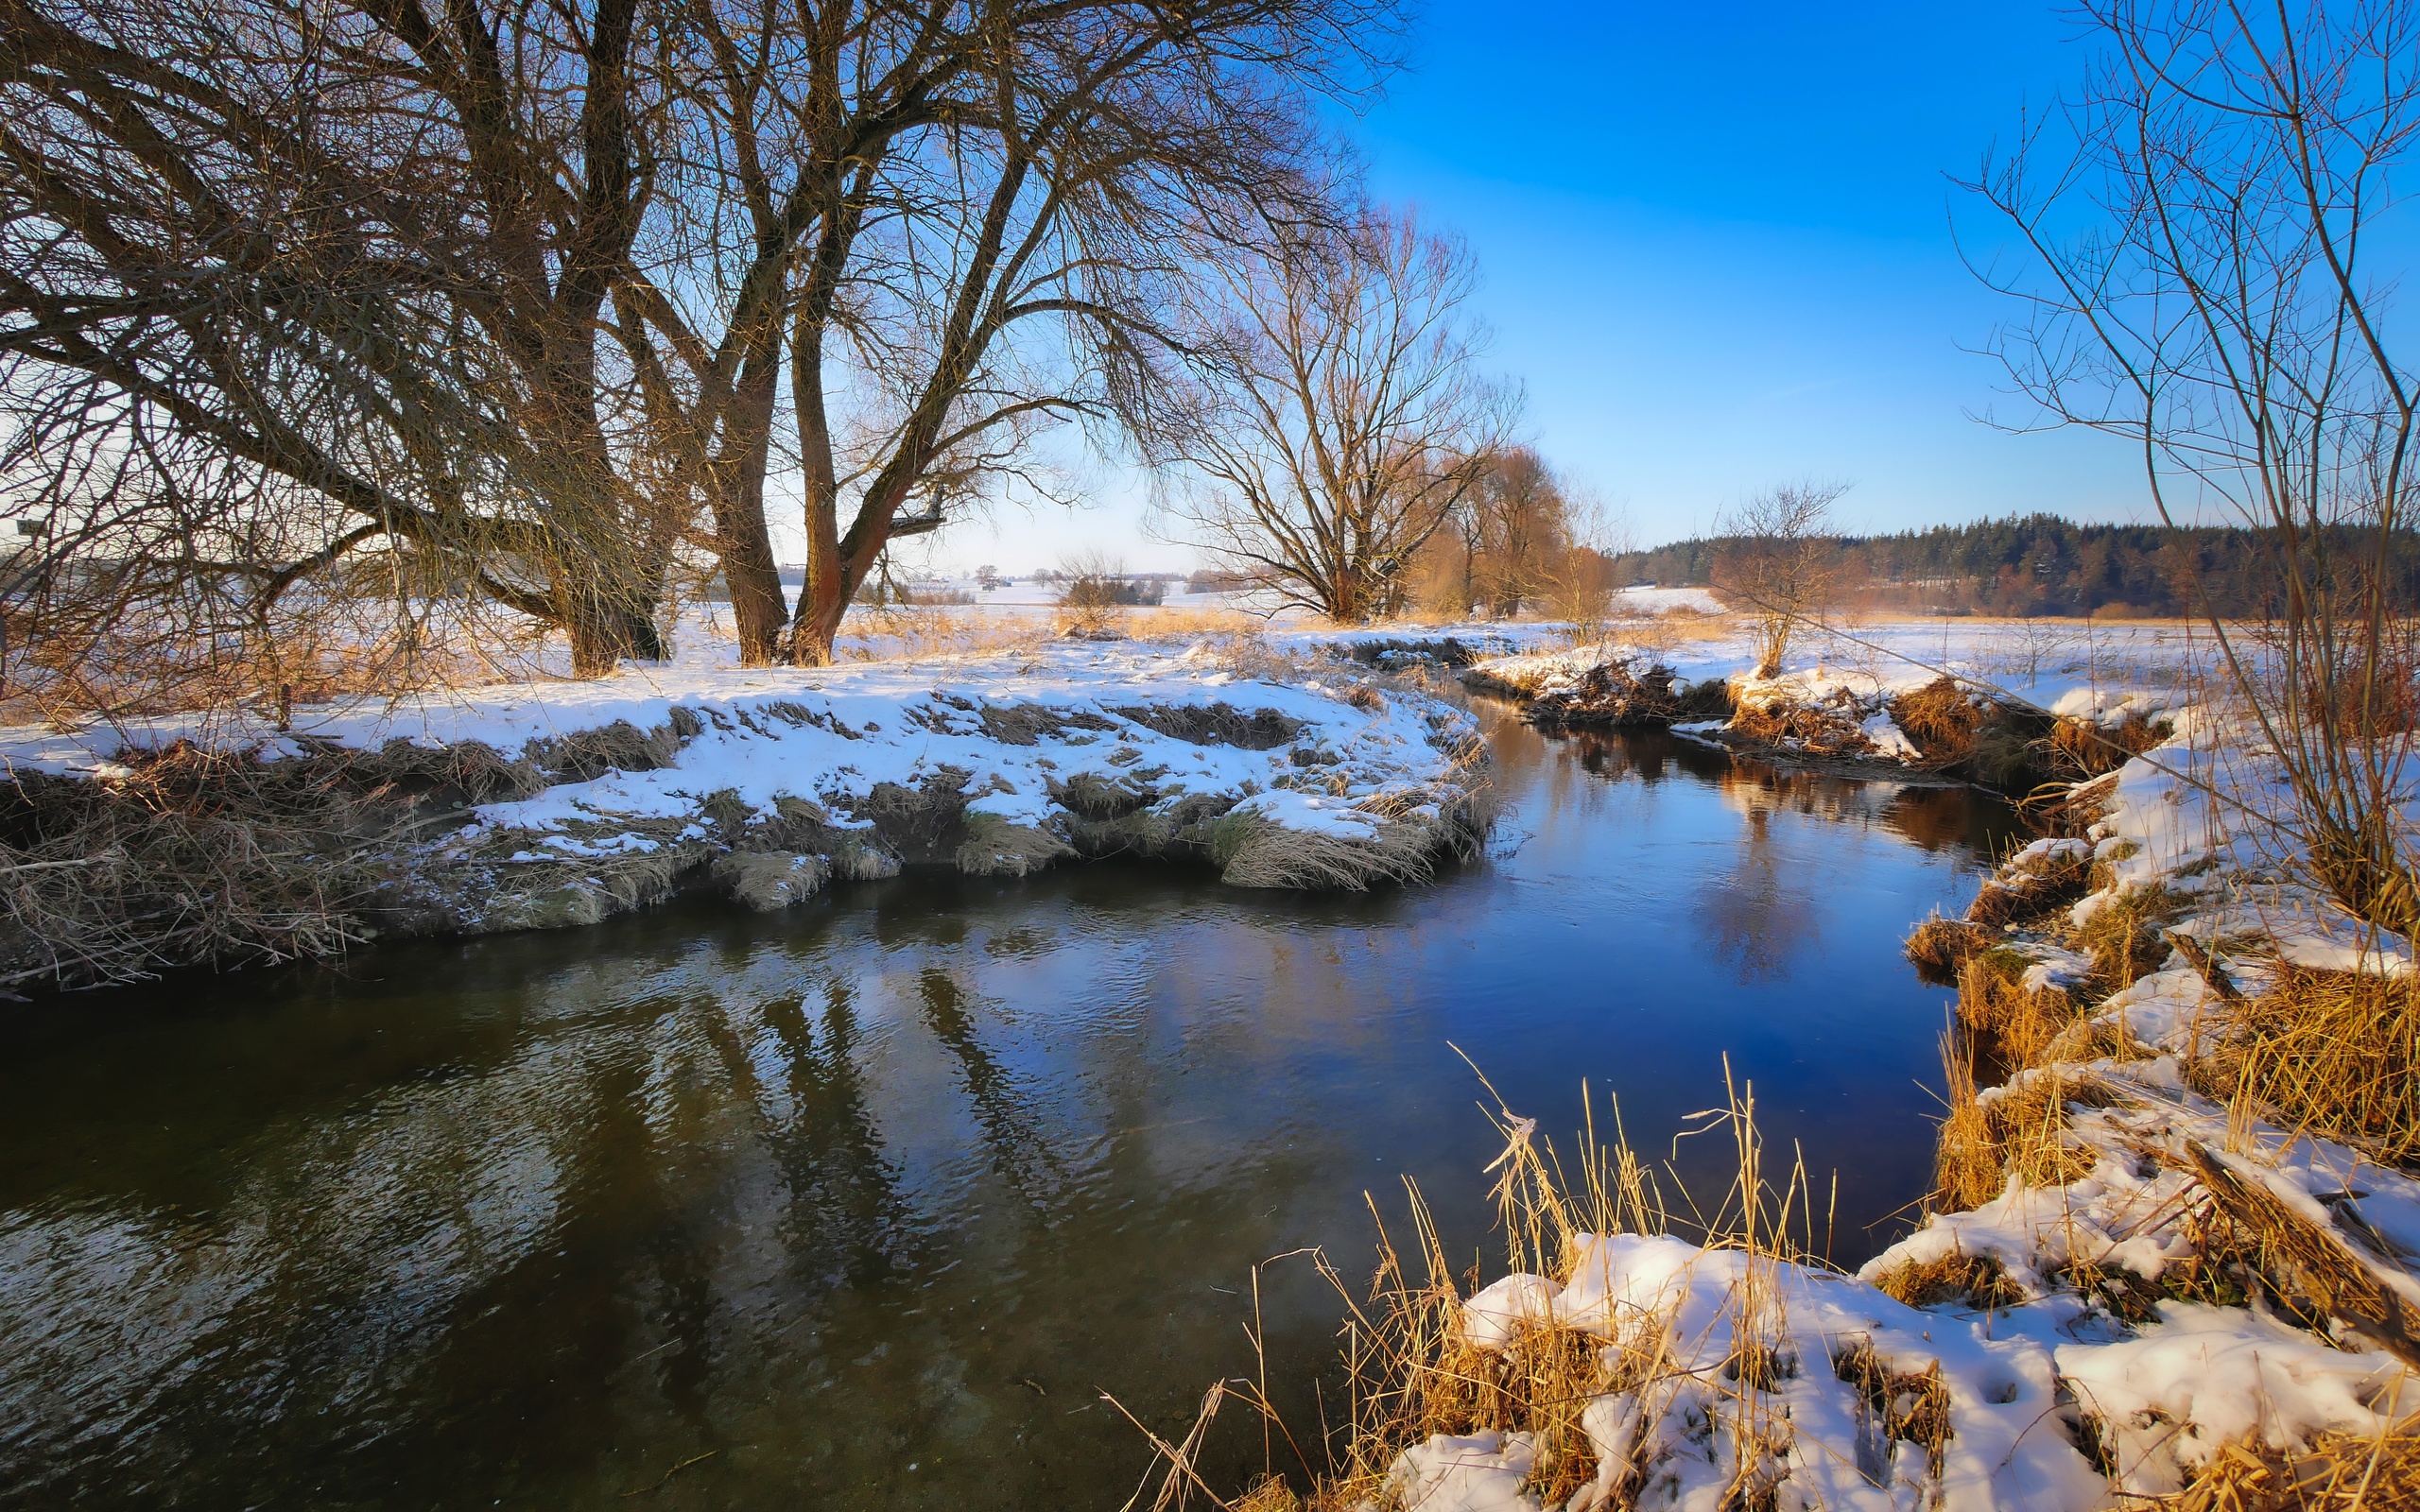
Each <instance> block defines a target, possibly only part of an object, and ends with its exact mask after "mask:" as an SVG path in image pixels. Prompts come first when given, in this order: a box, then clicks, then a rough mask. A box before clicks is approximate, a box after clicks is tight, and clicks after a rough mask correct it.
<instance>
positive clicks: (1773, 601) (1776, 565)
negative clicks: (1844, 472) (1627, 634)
mask: <svg viewBox="0 0 2420 1512" xmlns="http://www.w3.org/2000/svg"><path fill="white" fill-rule="evenodd" d="M1847 491H1848V485H1847V484H1845V483H1818V482H1814V481H1812V480H1809V481H1806V482H1800V483H1785V484H1783V485H1782V486H1781V487H1779V488H1776V489H1770V490H1766V491H1765V492H1763V493H1759V494H1757V495H1756V496H1755V498H1753V499H1750V500H1748V501H1747V502H1746V503H1745V504H1742V505H1740V506H1739V507H1737V508H1736V509H1734V510H1732V511H1730V512H1729V513H1727V514H1725V515H1724V516H1723V517H1722V519H1721V521H1720V523H1719V524H1717V525H1716V527H1715V533H1716V534H1717V535H1718V536H1725V537H1731V538H1734V539H1732V540H1730V541H1728V542H1727V543H1726V544H1725V546H1724V547H1723V549H1722V552H1721V554H1720V556H1719V557H1717V558H1716V559H1715V565H1714V574H1713V576H1714V585H1715V587H1716V588H1717V589H1718V590H1720V592H1721V593H1722V594H1723V596H1724V597H1725V598H1726V599H1728V600H1730V601H1731V602H1732V605H1733V607H1734V608H1737V609H1739V610H1743V611H1744V612H1745V613H1746V614H1747V615H1748V616H1749V631H1748V639H1749V643H1750V644H1751V645H1752V646H1753V647H1754V648H1755V653H1756V662H1755V675H1756V676H1757V677H1759V678H1771V677H1776V676H1778V675H1779V674H1780V672H1781V665H1782V659H1783V658H1784V657H1785V656H1787V655H1789V646H1790V642H1791V641H1792V640H1793V639H1794V638H1795V637H1796V636H1797V634H1798V632H1799V630H1800V629H1801V627H1804V626H1805V625H1806V623H1807V622H1808V621H1809V620H1811V619H1814V618H1816V617H1818V616H1820V615H1821V614H1822V613H1823V611H1824V610H1825V609H1826V608H1828V607H1829V605H1830V603H1831V599H1832V595H1833V593H1835V592H1836V591H1837V589H1838V587H1839V576H1840V575H1839V553H1838V552H1837V550H1836V549H1835V541H1834V531H1833V526H1832V505H1833V504H1834V502H1835V501H1837V500H1838V499H1839V498H1840V496H1841V494H1843V493H1846V492H1847Z"/></svg>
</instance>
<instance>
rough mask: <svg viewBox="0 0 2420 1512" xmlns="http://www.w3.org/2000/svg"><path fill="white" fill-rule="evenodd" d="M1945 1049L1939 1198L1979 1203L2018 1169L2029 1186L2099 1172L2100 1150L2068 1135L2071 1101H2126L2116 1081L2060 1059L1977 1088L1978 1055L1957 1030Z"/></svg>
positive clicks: (1952, 1203)
mask: <svg viewBox="0 0 2420 1512" xmlns="http://www.w3.org/2000/svg"><path fill="white" fill-rule="evenodd" d="M1941 1056H1942V1067H1943V1070H1944V1072H1945V1074H1946V1077H1947V1080H1948V1086H1949V1095H1948V1099H1947V1101H1948V1109H1947V1111H1946V1112H1945V1114H1944V1116H1943V1118H1942V1123H1941V1129H1940V1133H1939V1135H1938V1136H1937V1138H1936V1142H1935V1145H1934V1151H1933V1196H1932V1202H1933V1206H1935V1207H1936V1208H1937V1209H1939V1210H1941V1211H1949V1212H1961V1211H1967V1210H1969V1209H1973V1208H1979V1207H1980V1206H1982V1205H1983V1204H1984V1203H1986V1202H1989V1201H1991V1200H1992V1199H1993V1198H1995V1197H1997V1196H1998V1195H1999V1194H2001V1193H2002V1192H2003V1191H2005V1190H2006V1189H2007V1186H2008V1183H2009V1180H2010V1178H2011V1177H2014V1178H2016V1179H2018V1180H2020V1181H2022V1182H2023V1183H2024V1184H2025V1185H2027V1186H2030V1187H2063V1186H2066V1185H2069V1184H2070V1183H2072V1182H2076V1181H2080V1180H2082V1179H2083V1177H2086V1176H2089V1175H2090V1174H2091V1173H2092V1168H2093V1166H2094V1164H2095V1163H2096V1162H2097V1160H2098V1157H2097V1156H2096V1155H2095V1154H2093V1152H2091V1151H2090V1150H2088V1149H2085V1148H2083V1147H2081V1146H2079V1145H2078V1144H2076V1143H2074V1142H2073V1141H2071V1140H2070V1139H2069V1138H2068V1128H2069V1121H2068V1115H2067V1108H2068V1105H2070V1104H2081V1105H2083V1106H2087V1107H2108V1106H2112V1105H2115V1104H2118V1103H2120V1102H2122V1101H2124V1098H2123V1094H2121V1093H2119V1092H2118V1091H2117V1090H2116V1089H2115V1088H2114V1087H2112V1086H2110V1085H2109V1083H2107V1082H2105V1081H2103V1080H2101V1079H2100V1077H2097V1076H2092V1075H2089V1074H2080V1073H2077V1072H2075V1071H2072V1070H2070V1069H2068V1068H2066V1067H2063V1066H2056V1065H2053V1066H2045V1067H2041V1068H2038V1069H2035V1070H2032V1071H2025V1072H2019V1073H2018V1074H2016V1075H2015V1076H2014V1078H2012V1079H2011V1080H2010V1082H2009V1083H2008V1084H2007V1085H2006V1086H2003V1087H1997V1088H1994V1089H1992V1091H1990V1093H1989V1094H1985V1093H1982V1092H1979V1091H1976V1088H1975V1071H1974V1062H1973V1060H1972V1058H1971V1055H1970V1052H1969V1051H1968V1050H1967V1048H1966V1047H1965V1046H1963V1045H1962V1044H1960V1043H1959V1042H1958V1040H1957V1037H1955V1036H1952V1035H1945V1036H1944V1037H1943V1039H1942V1047H1941Z"/></svg>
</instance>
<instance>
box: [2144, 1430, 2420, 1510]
mask: <svg viewBox="0 0 2420 1512" xmlns="http://www.w3.org/2000/svg"><path fill="white" fill-rule="evenodd" d="M2159 1505H2160V1506H2161V1507H2162V1508H2163V1509H2173V1512H2397V1509H2400V1508H2405V1507H2413V1506H2420V1417H2406V1418H2404V1419H2403V1420H2401V1421H2399V1422H2396V1423H2394V1424H2391V1425H2390V1426H2388V1427H2385V1428H2383V1429H2381V1430H2379V1431H2378V1432H2377V1433H2375V1434H2348V1433H2342V1432H2330V1433H2324V1434H2320V1435H2316V1436H2315V1437H2313V1438H2312V1439H2311V1441H2310V1443H2309V1445H2308V1447H2306V1448H2304V1449H2302V1450H2300V1451H2299V1452H2293V1451H2288V1450H2284V1449H2278V1448H2274V1447H2272V1446H2271V1445H2270V1444H2268V1443H2267V1442H2266V1441H2265V1439H2264V1438H2263V1437H2262V1436H2261V1435H2253V1436H2252V1437H2251V1438H2250V1439H2249V1440H2247V1441H2245V1442H2242V1443H2234V1444H2228V1445H2225V1446H2223V1447H2221V1449H2220V1450H2219V1452H2217V1453H2215V1454H2213V1455H2211V1456H2210V1460H2209V1463H2208V1464H2206V1465H2204V1466H2202V1467H2201V1468H2200V1469H2196V1470H2195V1471H2194V1472H2193V1474H2192V1477H2191V1479H2189V1480H2188V1481H2187V1482H2186V1484H2185V1486H2184V1488H2183V1489H2181V1490H2180V1491H2178V1492H2177V1493H2176V1494H2175V1495H2173V1496H2171V1497H2163V1498H2161V1499H2160V1502H2159Z"/></svg>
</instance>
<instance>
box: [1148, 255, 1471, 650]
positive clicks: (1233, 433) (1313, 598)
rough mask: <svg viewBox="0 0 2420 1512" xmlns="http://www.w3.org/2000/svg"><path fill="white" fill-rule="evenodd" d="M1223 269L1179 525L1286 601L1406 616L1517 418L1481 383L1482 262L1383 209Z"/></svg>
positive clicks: (1179, 500)
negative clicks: (1473, 301)
mask: <svg viewBox="0 0 2420 1512" xmlns="http://www.w3.org/2000/svg"><path fill="white" fill-rule="evenodd" d="M1220 271H1221V275H1222V278H1221V283H1220V286H1219V290H1218V292H1217V297H1216V298H1215V300H1214V301H1212V302H1211V303H1210V305H1209V306H1208V308H1207V309H1206V310H1205V311H1204V312H1203V315H1202V318H1201V319H1200V320H1199V322H1198V323H1199V330H1198V331H1197V333H1196V334H1195V335H1193V337H1192V344H1193V348H1194V351H1195V353H1196V360H1195V363H1194V365H1193V366H1194V372H1195V377H1196V382H1195V384H1194V386H1193V388H1192V390H1191V393H1190V396H1189V401H1190V407H1189V411H1188V413H1187V414H1186V415H1185V417H1184V423H1183V424H1182V425H1181V426H1180V427H1178V428H1177V429H1176V430H1175V431H1174V432H1173V434H1172V452H1173V455H1174V456H1175V457H1176V459H1177V460H1179V461H1180V462H1181V463H1182V465H1183V480H1182V482H1180V483H1179V484H1178V486H1177V487H1176V489H1175V490H1174V492H1173V493H1172V495H1171V496H1170V497H1169V498H1168V500H1167V506H1166V507H1167V510H1168V512H1169V513H1171V514H1172V515H1174V516H1175V517H1176V518H1178V519H1179V520H1181V521H1182V522H1183V523H1184V525H1185V526H1186V527H1189V529H1190V531H1191V533H1192V535H1193V536H1194V538H1195V544H1197V545H1198V546H1199V547H1200V548H1201V549H1202V550H1204V551H1207V552H1210V553H1213V554H1215V555H1216V556H1218V557H1219V558H1223V559H1225V560H1226V561H1228V562H1230V563H1232V564H1234V565H1236V566H1238V567H1241V568H1244V569H1246V570H1257V571H1259V572H1262V573H1265V574H1266V575H1267V576H1268V578H1269V580H1270V581H1271V584H1272V586H1273V587H1274V588H1275V589H1276V591H1277V593H1278V594H1279V595H1280V596H1281V597H1282V598H1283V599H1284V600H1285V601H1287V602H1288V603H1293V604H1297V605H1301V606H1303V607H1305V608H1308V609H1313V610H1318V611H1320V612H1321V613H1323V614H1326V615H1328V616H1329V617H1330V618H1332V619H1336V620H1338V621H1340V622H1346V623H1352V622H1357V621H1360V620H1365V619H1368V618H1369V617H1370V616H1372V615H1373V614H1378V613H1385V612H1390V611H1392V610H1395V609H1398V608H1400V607H1401V605H1402V603H1403V601H1404V599H1405V596H1406V594H1407V593H1408V591H1409V583H1408V580H1407V574H1406V569H1407V568H1408V566H1409V562H1410V560H1411V557H1412V554H1413V553H1414V552H1416V551H1418V550H1419V548H1420V546H1421V544H1422V543H1423V542H1424V541H1427V540H1428V539H1429V537H1430V536H1431V535H1432V534H1433V533H1434V532H1435V531H1436V530H1437V529H1438V528H1439V527H1440V526H1441V525H1443V524H1444V523H1445V522H1446V520H1447V519H1448V518H1449V517H1450V516H1451V515H1452V514H1453V513H1454V511H1455V510H1456V508H1457V507H1460V506H1461V505H1462V504H1463V503H1464V502H1465V501H1466V500H1467V499H1469V497H1470V496H1471V494H1472V492H1473V491H1474V490H1476V489H1478V487H1479V485H1480V482H1481V480H1482V479H1484V478H1485V477H1486V476H1487V475H1488V474H1489V472H1490V470H1491V469H1492V468H1493V467H1494V466H1495V463H1496V455H1497V453H1498V452H1499V451H1501V449H1502V448H1503V446H1504V443H1505V438H1506V433H1507V432H1508V431H1509V429H1510V428H1511V425H1512V421H1513V417H1514V415H1515V413H1516V412H1517V409H1518V407H1519V398H1518V395H1517V394H1516V393H1515V391H1513V389H1511V388H1509V387H1504V386H1502V385H1500V384H1497V383H1495V382H1492V381H1490V380H1489V379H1487V378H1486V377H1484V376H1483V375H1482V374H1480V372H1479V371H1478V367H1477V358H1478V352H1479V350H1480V347H1481V335H1480V332H1479V329H1478V325H1477V323H1476V322H1475V321H1474V320H1473V319H1472V318H1471V317H1470V316H1469V315H1468V314H1467V312H1466V311H1465V309H1464V304H1465V302H1466V301H1468V299H1469V297H1470V294H1471V291H1472V288H1473V286H1474V283H1475V281H1476V273H1475V270H1474V268H1473V266H1472V263H1471V259H1470V256H1469V253H1468V252H1467V251H1466V250H1465V249H1463V247H1462V246H1461V244H1460V243H1459V242H1455V241H1451V240H1448V239H1446V238H1443V237H1441V236H1436V235H1432V234H1429V233H1427V232H1423V231H1422V230H1421V229H1420V228H1419V226H1418V225H1417V224H1416V223H1415V222H1414V221H1413V220H1412V219H1411V217H1410V216H1409V215H1392V214H1389V213H1386V212H1383V211H1373V212H1371V213H1369V214H1367V215H1364V216H1362V217H1361V218H1360V219H1359V220H1358V221H1357V223H1355V224H1353V225H1351V226H1350V227H1347V228H1345V229H1343V230H1342V231H1340V232H1335V233H1331V234H1314V235H1305V234H1301V233H1297V232H1287V233H1284V234H1281V235H1279V236H1278V237H1276V238H1275V239H1274V241H1273V243H1272V244H1271V245H1270V246H1268V247H1265V248H1260V249H1253V250H1250V251H1247V252H1244V253H1242V254H1239V255H1236V256H1233V257H1230V258H1227V259H1225V260H1223V262H1222V263H1221V265H1220Z"/></svg>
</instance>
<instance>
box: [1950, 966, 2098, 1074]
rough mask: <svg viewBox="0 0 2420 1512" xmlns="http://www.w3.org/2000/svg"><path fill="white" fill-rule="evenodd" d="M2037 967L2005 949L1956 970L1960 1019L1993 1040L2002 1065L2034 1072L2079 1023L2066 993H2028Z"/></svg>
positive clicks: (2057, 990)
mask: <svg viewBox="0 0 2420 1512" xmlns="http://www.w3.org/2000/svg"><path fill="white" fill-rule="evenodd" d="M2032 965H2033V962H2032V961H2031V960H2030V959H2028V958H2027V957H2025V956H2023V955H2020V954H2017V953H2016V952H2015V951H2013V950H2011V949H2009V948H2008V947H2007V946H2005V945H2000V946H1995V947H1993V948H1991V949H1989V950H1983V951H1978V952H1977V953H1975V954H1972V955H1969V956H1967V957H1966V959H1965V962H1964V963H1963V964H1962V966H1960V968H1959V970H1958V1016H1959V1018H1960V1019H1961V1020H1962V1021H1963V1022H1965V1024H1966V1026H1967V1027H1968V1028H1969V1029H1972V1030H1975V1031H1976V1032H1977V1033H1979V1034H1984V1035H1988V1036H1990V1037H1991V1044H1992V1046H1993V1048H1994V1049H1995V1050H1997V1052H1998V1055H1999V1057H2000V1059H2002V1060H2003V1061H2005V1062H2007V1063H2009V1064H2011V1065H2014V1066H2031V1065H2033V1064H2034V1063H2035V1062H2036V1059H2037V1058H2038V1057H2040V1056H2041V1054H2042V1053H2043V1051H2045V1050H2047V1049H2048V1048H2049V1046H2050V1044H2051V1043H2052V1042H2053V1041H2054V1040H2057V1039H2058V1038H2059V1036H2060V1035H2061V1034H2063V1033H2065V1032H2066V1029H2067V1027H2068V1026H2069V1025H2071V1024H2073V1023H2074V1022H2075V1021H2076V1010H2075V1002H2074V1000H2073V999H2072V998H2071V997H2070V996H2069V995H2068V994H2067V992H2066V989H2065V988H2055V987H2045V988H2027V987H2026V986H2025V973H2026V972H2027V971H2029V970H2030V969H2031V967H2032Z"/></svg>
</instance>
